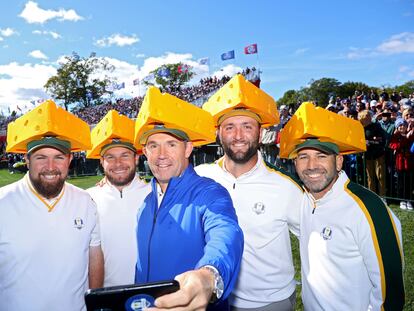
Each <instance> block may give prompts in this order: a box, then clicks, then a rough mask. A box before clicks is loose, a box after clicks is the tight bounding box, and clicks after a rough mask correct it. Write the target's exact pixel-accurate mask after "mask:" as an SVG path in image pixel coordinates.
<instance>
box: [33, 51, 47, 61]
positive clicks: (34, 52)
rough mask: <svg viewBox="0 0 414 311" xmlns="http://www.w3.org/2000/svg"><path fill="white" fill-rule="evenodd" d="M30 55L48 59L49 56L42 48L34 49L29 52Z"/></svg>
mask: <svg viewBox="0 0 414 311" xmlns="http://www.w3.org/2000/svg"><path fill="white" fill-rule="evenodd" d="M29 56H31V57H33V58H37V59H48V57H47V56H46V55H45V54H44V53H43V52H42V51H40V50H33V51H31V52H30V53H29Z"/></svg>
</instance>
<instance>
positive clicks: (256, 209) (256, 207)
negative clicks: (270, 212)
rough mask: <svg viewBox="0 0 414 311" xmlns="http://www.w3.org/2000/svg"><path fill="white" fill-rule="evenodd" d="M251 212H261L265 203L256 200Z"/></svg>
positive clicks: (258, 213) (263, 210)
mask: <svg viewBox="0 0 414 311" xmlns="http://www.w3.org/2000/svg"><path fill="white" fill-rule="evenodd" d="M252 209H253V212H255V213H256V214H257V215H260V214H263V213H264V212H265V205H264V203H263V202H256V203H255V204H254V205H253V208H252Z"/></svg>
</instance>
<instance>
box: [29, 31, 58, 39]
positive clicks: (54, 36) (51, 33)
mask: <svg viewBox="0 0 414 311" xmlns="http://www.w3.org/2000/svg"><path fill="white" fill-rule="evenodd" d="M32 33H33V34H35V35H45V36H51V37H52V38H53V39H59V38H62V36H61V35H60V34H58V33H57V32H54V31H47V30H33V32H32Z"/></svg>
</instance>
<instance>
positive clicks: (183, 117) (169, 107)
mask: <svg viewBox="0 0 414 311" xmlns="http://www.w3.org/2000/svg"><path fill="white" fill-rule="evenodd" d="M156 132H168V133H170V134H172V135H174V136H176V137H178V138H180V139H182V140H190V141H192V142H193V145H194V146H201V145H205V144H208V143H211V142H214V141H215V139H216V135H215V127H214V121H213V117H212V116H211V115H210V114H209V113H208V112H207V111H204V110H203V109H201V108H198V107H196V106H194V105H192V104H190V103H187V102H186V101H183V100H181V99H179V98H177V97H175V96H173V95H170V94H167V93H164V94H161V92H160V90H159V89H157V88H156V87H150V88H148V91H147V94H146V95H145V98H144V101H143V103H142V106H141V109H140V111H139V113H138V116H137V120H136V122H135V139H134V145H135V146H136V148H137V149H142V146H143V144H145V142H146V139H147V138H148V136H149V135H151V134H154V133H156Z"/></svg>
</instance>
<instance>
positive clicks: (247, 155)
mask: <svg viewBox="0 0 414 311" xmlns="http://www.w3.org/2000/svg"><path fill="white" fill-rule="evenodd" d="M222 146H223V149H224V153H225V154H226V155H227V156H228V157H229V158H230V159H231V160H232V161H233V162H235V163H237V164H245V163H247V162H249V160H250V159H251V158H252V157H254V156H255V155H256V154H257V150H258V149H259V142H258V140H257V141H253V142H251V143H249V144H248V146H249V147H248V148H247V150H246V151H240V150H239V151H233V150H232V149H231V143H230V144H227V143H222Z"/></svg>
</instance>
